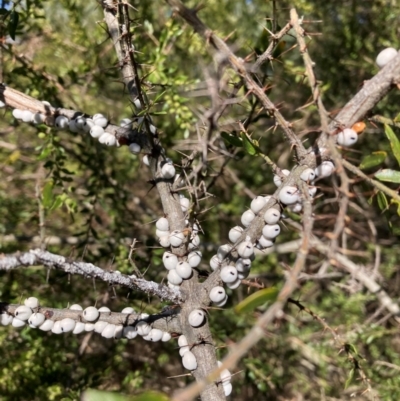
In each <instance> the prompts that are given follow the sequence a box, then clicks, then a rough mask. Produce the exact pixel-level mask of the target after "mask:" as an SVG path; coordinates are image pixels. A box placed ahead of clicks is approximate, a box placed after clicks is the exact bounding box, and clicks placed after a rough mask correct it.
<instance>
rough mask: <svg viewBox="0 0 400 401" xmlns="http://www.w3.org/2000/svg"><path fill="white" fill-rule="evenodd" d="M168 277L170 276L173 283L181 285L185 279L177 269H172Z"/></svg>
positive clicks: (169, 279)
mask: <svg viewBox="0 0 400 401" xmlns="http://www.w3.org/2000/svg"><path fill="white" fill-rule="evenodd" d="M167 278H168V282H169V283H171V284H173V285H179V284H181V283H182V281H183V279H182V277H181V276H180V275H179V274H178V273H177V271H176V270H175V269H173V270H170V271H169V272H168V276H167Z"/></svg>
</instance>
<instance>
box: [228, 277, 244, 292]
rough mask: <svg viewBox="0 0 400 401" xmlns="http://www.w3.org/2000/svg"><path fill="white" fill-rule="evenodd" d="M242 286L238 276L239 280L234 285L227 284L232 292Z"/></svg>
mask: <svg viewBox="0 0 400 401" xmlns="http://www.w3.org/2000/svg"><path fill="white" fill-rule="evenodd" d="M242 276H243V275H242ZM240 284H241V278H240V277H239V275H238V278H237V279H236V280H235V281H234V282H233V283H226V286H227V287H228V288H230V289H231V290H235V289H236V288H238V287H239V285H240Z"/></svg>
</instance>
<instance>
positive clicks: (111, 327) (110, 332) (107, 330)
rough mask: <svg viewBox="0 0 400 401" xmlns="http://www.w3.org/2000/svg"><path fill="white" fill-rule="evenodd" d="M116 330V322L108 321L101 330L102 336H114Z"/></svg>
mask: <svg viewBox="0 0 400 401" xmlns="http://www.w3.org/2000/svg"><path fill="white" fill-rule="evenodd" d="M114 331H115V324H111V323H108V324H107V326H106V327H104V329H103V331H102V332H101V336H102V337H104V338H113V337H114Z"/></svg>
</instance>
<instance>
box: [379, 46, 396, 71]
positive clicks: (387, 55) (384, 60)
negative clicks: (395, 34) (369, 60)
mask: <svg viewBox="0 0 400 401" xmlns="http://www.w3.org/2000/svg"><path fill="white" fill-rule="evenodd" d="M396 56H397V50H396V49H394V48H393V47H387V48H386V49H383V50H382V51H381V52H380V53H379V54H378V56H377V57H376V60H375V62H376V64H377V66H378V67H379V68H383V67H384V66H385V65H386V64H388V63H389V61H391V60H392V59H394V58H395V57H396Z"/></svg>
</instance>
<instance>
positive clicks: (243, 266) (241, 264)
mask: <svg viewBox="0 0 400 401" xmlns="http://www.w3.org/2000/svg"><path fill="white" fill-rule="evenodd" d="M235 266H236V270H237V271H238V272H239V273H243V272H246V271H248V270H250V269H251V260H250V259H243V258H239V259H238V260H237V261H236V265H235Z"/></svg>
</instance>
